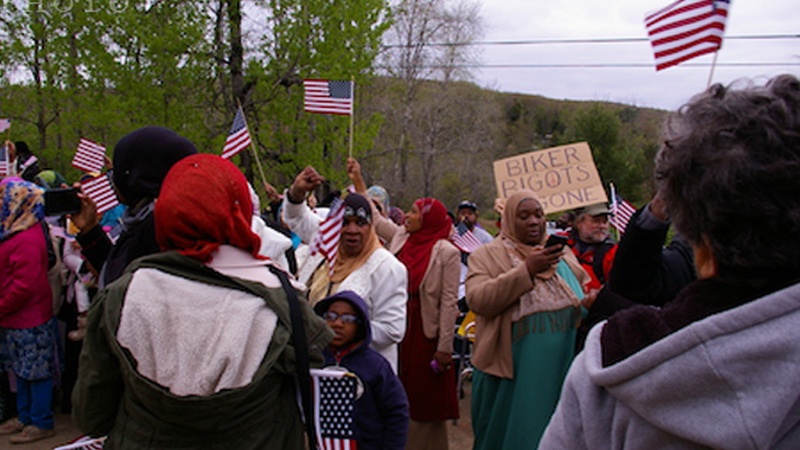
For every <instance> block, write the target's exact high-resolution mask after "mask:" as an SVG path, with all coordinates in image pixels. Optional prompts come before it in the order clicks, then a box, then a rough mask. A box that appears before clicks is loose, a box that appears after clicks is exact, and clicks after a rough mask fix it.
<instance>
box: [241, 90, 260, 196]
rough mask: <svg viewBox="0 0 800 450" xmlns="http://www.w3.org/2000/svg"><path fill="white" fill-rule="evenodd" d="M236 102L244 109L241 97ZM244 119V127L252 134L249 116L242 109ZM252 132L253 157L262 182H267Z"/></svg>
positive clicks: (251, 148) (251, 147)
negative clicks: (248, 122) (248, 121)
mask: <svg viewBox="0 0 800 450" xmlns="http://www.w3.org/2000/svg"><path fill="white" fill-rule="evenodd" d="M236 104H237V105H239V109H240V110H242V103H241V102H240V101H239V99H238V98H237V99H236ZM242 120H244V127H245V128H246V129H247V134H250V125H248V124H247V117H246V116H245V115H244V110H242ZM252 136H253V135H252V134H250V137H251V139H250V150H252V151H253V157H254V158H255V160H256V166H258V172H259V173H260V174H261V182H262V183H266V182H267V177H266V176H265V175H264V168H263V167H261V159H259V157H258V150H256V143H255V142H254V141H253V139H252Z"/></svg>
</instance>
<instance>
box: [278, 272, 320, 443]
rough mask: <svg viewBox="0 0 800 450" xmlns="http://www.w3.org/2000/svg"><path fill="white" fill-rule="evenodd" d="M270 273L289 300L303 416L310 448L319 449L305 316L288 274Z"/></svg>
mask: <svg viewBox="0 0 800 450" xmlns="http://www.w3.org/2000/svg"><path fill="white" fill-rule="evenodd" d="M268 267H269V270H270V272H272V273H273V275H275V276H276V277H278V279H280V280H281V286H283V290H284V291H285V292H286V297H287V299H288V300H289V317H290V318H291V320H292V344H293V345H294V350H295V355H296V358H297V384H298V387H299V389H300V400H301V403H302V406H303V416H304V417H305V422H306V434H308V444H309V445H308V447H309V448H310V449H316V448H317V433H316V429H315V427H314V402H313V399H312V397H311V374H310V372H309V365H308V361H309V358H308V345H307V343H306V331H305V326H304V325H303V315H302V314H301V312H300V301H299V300H298V299H297V293H296V292H295V290H294V287H292V285H291V283H289V278H288V277H287V276H286V274H285V273H284V272H283V271H282V270H280V269H278V268H276V267H274V266H272V265H270V266H268Z"/></svg>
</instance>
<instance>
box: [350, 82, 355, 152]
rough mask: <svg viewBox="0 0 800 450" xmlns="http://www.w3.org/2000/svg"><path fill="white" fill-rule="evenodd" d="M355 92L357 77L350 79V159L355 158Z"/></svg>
mask: <svg viewBox="0 0 800 450" xmlns="http://www.w3.org/2000/svg"><path fill="white" fill-rule="evenodd" d="M355 90H356V77H355V76H351V77H350V101H351V103H350V153H349V157H350V158H352V157H353V128H354V127H353V120H354V119H353V116H355V113H356V95H355Z"/></svg>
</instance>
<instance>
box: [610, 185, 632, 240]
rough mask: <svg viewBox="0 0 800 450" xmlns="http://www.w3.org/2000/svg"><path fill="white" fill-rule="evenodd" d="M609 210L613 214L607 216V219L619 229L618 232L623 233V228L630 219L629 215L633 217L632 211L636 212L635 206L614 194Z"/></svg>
mask: <svg viewBox="0 0 800 450" xmlns="http://www.w3.org/2000/svg"><path fill="white" fill-rule="evenodd" d="M611 212H612V213H613V215H612V216H611V217H609V220H608V221H609V222H610V223H611V225H612V226H613V227H614V228H616V229H617V230H619V232H620V233H625V228H627V226H628V222H629V221H630V220H631V217H633V213H635V212H636V207H634V206H633V205H631V204H630V203H628V201H627V200H625V199H623V198H622V197H620V196H619V195H616V194H615V195H614V198H612V202H611Z"/></svg>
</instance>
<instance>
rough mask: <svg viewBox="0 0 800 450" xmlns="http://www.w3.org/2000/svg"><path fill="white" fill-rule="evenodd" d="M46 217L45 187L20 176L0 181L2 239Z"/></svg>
mask: <svg viewBox="0 0 800 450" xmlns="http://www.w3.org/2000/svg"><path fill="white" fill-rule="evenodd" d="M42 219H44V189H42V188H40V187H39V186H37V185H35V184H33V183H30V182H28V181H23V180H21V179H19V178H7V179H5V180H3V182H2V183H0V241H5V240H6V239H8V238H10V237H11V236H13V235H14V234H16V233H19V232H20V231H25V230H27V229H28V228H30V227H32V226H34V225H36V224H38V223H39V222H40V221H41V220H42Z"/></svg>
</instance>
